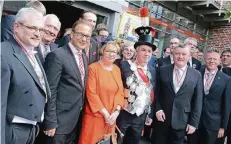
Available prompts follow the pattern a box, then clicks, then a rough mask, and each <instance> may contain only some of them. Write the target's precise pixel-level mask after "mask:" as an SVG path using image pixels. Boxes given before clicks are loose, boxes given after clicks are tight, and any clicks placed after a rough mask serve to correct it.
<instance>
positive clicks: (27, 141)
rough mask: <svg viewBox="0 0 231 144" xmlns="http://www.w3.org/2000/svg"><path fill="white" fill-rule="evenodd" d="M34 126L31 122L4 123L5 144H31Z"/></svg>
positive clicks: (34, 133) (33, 138) (34, 130)
mask: <svg viewBox="0 0 231 144" xmlns="http://www.w3.org/2000/svg"><path fill="white" fill-rule="evenodd" d="M35 135H36V126H34V125H31V124H18V123H8V122H7V124H6V144H33V143H34V141H35Z"/></svg>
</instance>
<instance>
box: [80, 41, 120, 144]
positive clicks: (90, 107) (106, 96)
mask: <svg viewBox="0 0 231 144" xmlns="http://www.w3.org/2000/svg"><path fill="white" fill-rule="evenodd" d="M118 52H119V46H118V45H117V44H116V42H114V41H109V42H108V43H107V44H105V45H104V46H103V47H102V48H101V49H100V54H101V60H100V61H98V62H95V63H93V64H91V65H90V66H89V67H88V80H87V87H86V97H87V101H86V106H85V111H84V115H83V121H82V129H81V133H80V139H79V144H96V143H97V142H98V141H100V140H101V139H102V138H103V136H104V134H108V133H111V134H114V133H115V123H116V118H117V117H118V115H119V112H120V109H121V107H122V106H123V101H124V94H123V84H122V79H121V72H120V69H119V68H118V67H117V66H116V65H114V64H113V62H114V61H115V59H116V56H117V54H118Z"/></svg>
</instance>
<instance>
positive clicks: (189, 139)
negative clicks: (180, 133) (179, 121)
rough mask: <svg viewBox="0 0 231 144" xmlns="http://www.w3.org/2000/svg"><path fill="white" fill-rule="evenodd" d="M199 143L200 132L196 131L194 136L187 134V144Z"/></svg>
mask: <svg viewBox="0 0 231 144" xmlns="http://www.w3.org/2000/svg"><path fill="white" fill-rule="evenodd" d="M198 143H199V132H198V130H197V129H196V131H195V132H194V133H193V134H189V135H188V134H187V144H198Z"/></svg>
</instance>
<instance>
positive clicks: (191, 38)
mask: <svg viewBox="0 0 231 144" xmlns="http://www.w3.org/2000/svg"><path fill="white" fill-rule="evenodd" d="M190 40H192V41H195V42H196V43H197V39H195V38H193V37H188V38H186V39H185V40H184V44H188V42H189V41H190Z"/></svg>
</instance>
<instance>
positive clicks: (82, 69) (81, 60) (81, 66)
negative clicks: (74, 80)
mask: <svg viewBox="0 0 231 144" xmlns="http://www.w3.org/2000/svg"><path fill="white" fill-rule="evenodd" d="M78 56H79V72H80V75H81V80H82V84H83V85H84V66H83V58H82V52H81V51H78Z"/></svg>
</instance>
